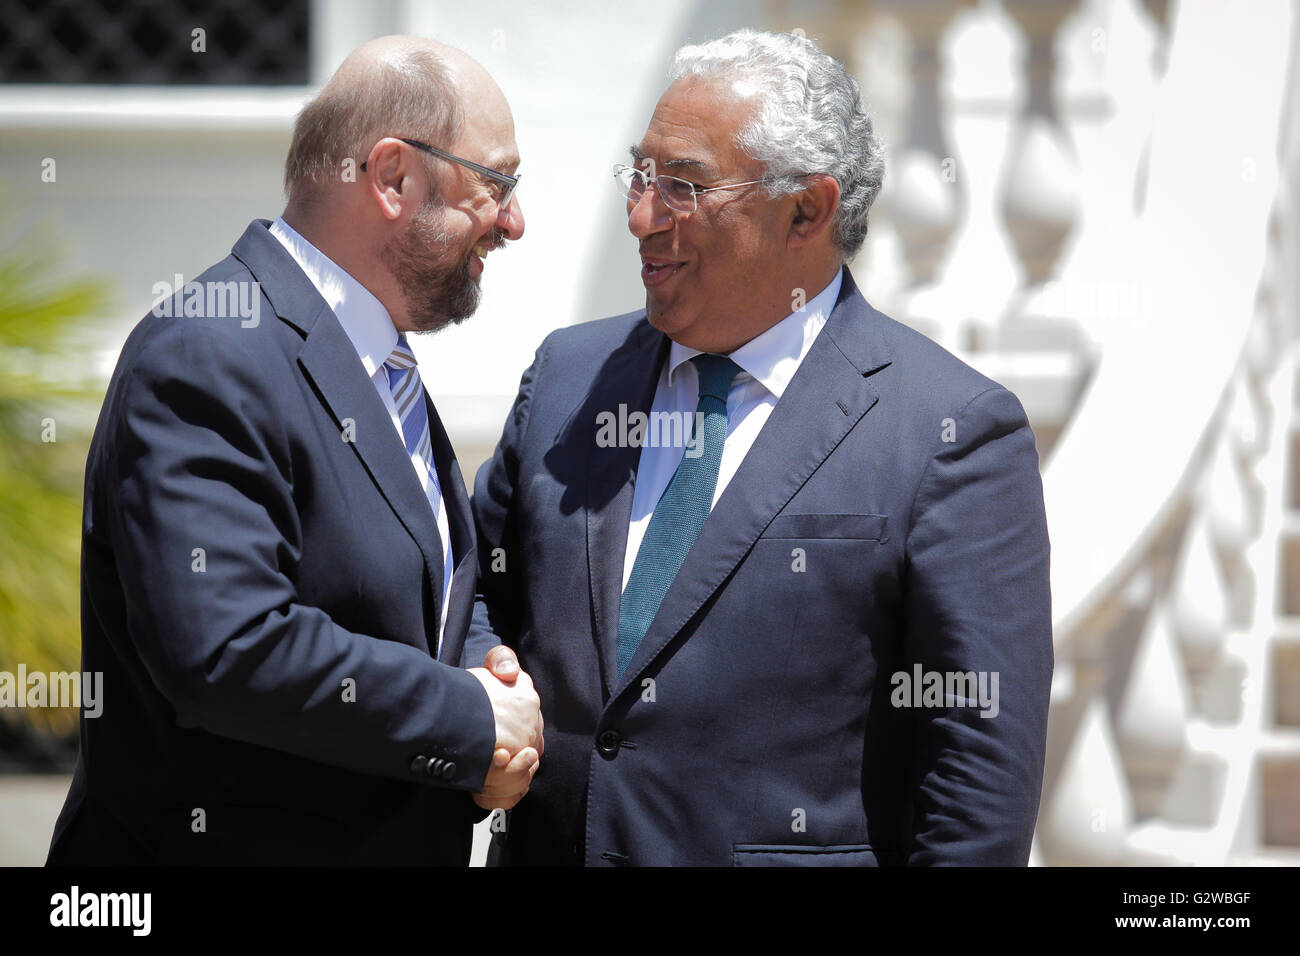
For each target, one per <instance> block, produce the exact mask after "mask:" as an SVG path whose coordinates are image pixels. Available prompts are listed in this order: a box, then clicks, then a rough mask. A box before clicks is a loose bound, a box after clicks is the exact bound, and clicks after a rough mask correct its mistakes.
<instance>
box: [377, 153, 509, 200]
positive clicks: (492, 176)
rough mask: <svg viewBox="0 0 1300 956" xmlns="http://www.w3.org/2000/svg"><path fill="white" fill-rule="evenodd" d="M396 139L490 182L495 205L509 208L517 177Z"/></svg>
mask: <svg viewBox="0 0 1300 956" xmlns="http://www.w3.org/2000/svg"><path fill="white" fill-rule="evenodd" d="M397 138H398V139H400V140H401V141H402V142H403V143H405V144H406V145H407V146H414V147H415V148H416V149H422V150H424V151H425V152H426V153H431V154H433V155H434V156H441V157H442V158H443V159H448V160H451V161H452V162H453V163H460V165H462V166H464V167H465V168H466V169H472V170H474V172H476V173H478V174H479V175H480V176H484V177H486V178H487V179H489V180H491V181H492V184H493V186H494V187H495V188H494V189H493V191H492V193H493V198H494V199H495V200H496V203H497V205H498V206H500V207H501V208H502V209H505V208H506V207H507V206H509V205H510V200H511V199H513V198H514V195H515V188H516V187H517V186H518V185H519V177H518V176H511V175H508V174H507V173H501V172H497V171H496V170H495V169H489V168H488V167H487V166H480V165H479V164H478V163H475V162H471V161H470V160H468V159H462V158H461V157H459V156H453V155H452V154H451V153H446V152H443V151H442V150H440V149H438V147H436V146H430V145H429V144H428V143H421V142H420V141H419V140H415V139H407V138H406V137H404V136H399V137H397ZM361 171H362V172H363V173H364V172H365V171H366V164H365V163H364V162H362V164H361ZM502 190H504V192H502Z"/></svg>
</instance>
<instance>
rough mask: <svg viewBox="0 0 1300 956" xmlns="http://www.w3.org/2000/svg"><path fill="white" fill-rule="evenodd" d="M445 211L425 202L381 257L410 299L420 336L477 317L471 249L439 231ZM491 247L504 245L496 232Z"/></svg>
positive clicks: (408, 304)
mask: <svg viewBox="0 0 1300 956" xmlns="http://www.w3.org/2000/svg"><path fill="white" fill-rule="evenodd" d="M442 217H443V205H442V203H440V202H436V201H434V202H426V203H424V204H423V205H421V206H420V209H419V211H418V212H416V214H415V217H414V218H413V219H412V220H411V222H410V223H409V224H408V225H407V227H406V228H405V229H404V230H403V231H402V234H401V235H400V236H395V237H393V238H392V239H389V240H388V242H386V243H384V246H383V248H382V249H381V250H380V257H381V259H382V261H383V262H384V264H385V265H386V266H387V267H388V268H389V269H391V270H392V273H393V277H394V278H396V279H397V284H398V287H399V288H400V289H401V290H402V295H403V296H405V298H406V308H407V315H408V317H409V319H410V321H411V324H412V325H414V326H415V330H416V331H417V332H437V331H438V330H439V329H444V328H446V327H447V326H448V325H458V324H460V323H461V322H463V321H464V320H465V319H467V318H469V317H470V316H471V315H473V314H474V310H475V309H477V308H478V303H479V296H480V294H481V291H480V289H479V286H478V283H477V282H475V281H474V280H473V279H472V278H471V277H470V274H469V264H470V258H471V257H472V256H473V255H474V253H473V252H472V251H471V248H472V247H471V246H469V245H468V244H466V246H465V248H463V249H457V248H456V247H455V245H454V244H453V241H452V237H451V235H450V234H448V233H447V232H445V231H443V230H442V229H441V228H440V227H441V224H442ZM485 241H486V242H487V243H488V244H489V246H491V245H495V244H497V243H498V242H499V239H498V237H497V235H496V233H495V232H494V233H493V234H492V235H491V236H490V237H489V238H488V239H487V240H485Z"/></svg>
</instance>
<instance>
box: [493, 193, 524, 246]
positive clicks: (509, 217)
mask: <svg viewBox="0 0 1300 956" xmlns="http://www.w3.org/2000/svg"><path fill="white" fill-rule="evenodd" d="M497 228H498V229H500V230H501V232H502V233H503V234H504V235H505V237H506V238H507V239H519V238H520V237H522V236H523V234H524V207H523V206H521V205H519V197H518V196H511V197H510V202H509V203H508V204H506V205H505V206H502V207H501V208H500V209H498V210H497Z"/></svg>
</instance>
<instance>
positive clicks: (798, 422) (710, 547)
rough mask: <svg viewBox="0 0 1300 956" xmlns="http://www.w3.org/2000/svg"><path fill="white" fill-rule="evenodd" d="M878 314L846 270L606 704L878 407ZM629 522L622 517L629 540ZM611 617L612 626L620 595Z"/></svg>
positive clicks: (881, 358)
mask: <svg viewBox="0 0 1300 956" xmlns="http://www.w3.org/2000/svg"><path fill="white" fill-rule="evenodd" d="M874 315H875V313H874V310H872V309H871V307H870V306H868V305H867V304H866V301H865V300H863V299H862V297H861V296H860V295H858V294H857V289H856V287H855V286H854V284H853V281H852V278H851V276H850V275H849V273H848V271H847V270H846V271H845V273H844V279H843V283H842V286H841V290H840V297H839V299H838V300H837V303H836V306H835V308H834V309H833V311H832V313H831V316H830V319H829V320H828V321H827V323H826V326H825V327H824V328H823V329H822V331H821V333H820V334H819V335H818V336H817V338H816V340H815V341H814V342H813V345H812V348H811V349H810V350H809V352H808V354H807V356H805V358H804V360H803V362H802V363H801V364H800V366H799V370H798V371H797V372H796V373H795V375H794V378H793V379H791V381H790V384H789V386H788V387H787V388H786V390H785V392H784V394H783V395H782V396H781V398H780V400H779V401H778V402H777V403H776V407H775V408H773V409H772V413H771V415H770V416H769V418H768V420H767V422H766V423H765V424H764V426H763V429H762V431H761V432H759V434H758V437H757V438H756V439H755V441H754V444H753V445H752V446H751V447H750V450H749V453H748V454H746V456H745V459H744V461H742V462H741V465H740V467H739V469H737V471H736V474H735V475H734V476H733V477H732V479H731V482H730V483H729V484H728V485H727V489H726V491H724V492H723V493H722V496H721V497H720V498H719V499H718V503H717V504H716V505H715V506H714V508H713V511H712V512H711V513H710V515H709V518H708V520H707V521H706V522H705V523H704V528H703V530H702V531H701V532H700V536H699V538H697V539H696V541H695V544H694V545H693V546H692V547H691V550H690V552H689V553H688V554H687V555H686V560H685V561H684V562H683V564H682V567H681V570H680V571H678V573H677V576H676V577H675V578H674V579H673V583H672V586H671V587H670V588H669V589H668V593H667V594H666V595H665V596H664V600H663V603H662V604H660V606H659V611H658V613H657V614H656V615H655V619H654V621H653V622H652V623H651V625H650V629H649V631H647V632H646V635H645V638H644V639H643V640H642V641H641V644H640V645H639V646H638V647H637V651H636V654H635V655H634V656H633V658H632V660H631V662H630V663H629V665H628V668H627V671H626V672H625V673H624V675H623V679H622V680H620V681H618V682H617V684H616V685H615V686H614V688H613V692H612V693H611V694H610V697H609V700H610V701H613V700H614V699H616V698H617V697H618V696H619V695H620V694H621V693H622V692H623V691H624V690H625V689H626V688H628V687H629V686H633V685H634V684H635V683H636V681H637V680H638V678H639V676H640V673H641V671H643V670H644V669H645V668H646V666H647V665H648V664H650V662H651V661H653V660H654V658H655V657H656V656H658V654H659V653H660V652H661V651H662V650H663V649H664V648H665V647H666V646H667V645H668V644H669V642H670V641H672V640H673V639H674V638H675V637H676V636H677V635H678V634H679V633H680V632H681V630H682V628H683V627H685V626H686V624H687V623H688V622H689V621H690V620H691V618H692V617H694V616H695V614H696V612H697V611H699V610H700V608H701V607H703V606H704V604H705V602H706V601H708V600H709V598H710V597H711V596H712V595H713V593H714V592H715V591H716V590H717V589H718V588H719V587H720V586H721V585H722V583H723V582H724V581H725V580H726V579H727V577H728V575H730V574H731V572H732V571H733V570H735V568H736V566H737V565H738V564H739V563H740V562H741V560H742V559H743V558H744V557H745V555H746V554H748V553H749V550H750V548H751V547H753V545H754V542H755V541H756V540H757V539H758V536H759V535H760V534H762V532H763V530H764V529H765V528H766V527H767V526H768V524H769V523H771V521H772V519H773V518H774V517H775V516H776V515H777V513H778V512H780V511H781V509H782V508H784V507H785V506H786V504H787V503H788V502H789V501H790V499H791V498H792V497H794V495H795V492H797V491H798V490H799V489H800V488H801V487H802V486H803V484H804V482H805V481H807V480H808V478H809V477H810V476H811V475H812V473H813V472H814V471H816V470H817V468H818V467H819V466H820V465H821V463H822V462H823V461H825V460H826V458H827V456H828V455H830V453H831V452H832V451H834V450H835V448H836V446H838V445H839V443H840V442H841V441H842V440H843V439H844V437H845V436H846V435H847V434H848V433H849V432H850V431H851V430H852V429H853V427H854V426H855V425H857V423H858V421H859V420H861V419H862V417H863V416H864V415H866V414H867V412H868V411H870V410H871V408H872V406H873V405H875V403H876V401H877V398H878V396H877V394H876V392H875V390H874V389H872V388H871V386H870V384H869V382H868V376H869V375H870V374H872V373H873V372H875V371H878V370H879V369H880V368H883V367H884V366H885V365H887V364H888V363H889V360H888V357H887V356H886V354H885V352H884V349H883V345H882V343H881V342H880V341H879V333H878V330H877V329H876V327H875V324H874V323H873V321H872V319H873V317H874ZM626 517H627V513H626V512H625V513H624V526H625V527H624V534H625V535H626V523H627V522H626ZM619 553H620V556H621V554H622V552H621V551H620V552H619ZM621 581H622V567H621V565H620V567H619V578H618V582H619V583H621ZM616 597H617V596H616ZM614 612H615V622H614V627H615V628H616V629H617V626H618V625H617V612H618V602H617V599H616V600H615V604H614Z"/></svg>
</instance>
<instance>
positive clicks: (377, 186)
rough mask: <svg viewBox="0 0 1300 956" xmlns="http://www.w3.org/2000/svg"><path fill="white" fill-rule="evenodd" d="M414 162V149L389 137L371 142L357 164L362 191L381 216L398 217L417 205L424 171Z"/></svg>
mask: <svg viewBox="0 0 1300 956" xmlns="http://www.w3.org/2000/svg"><path fill="white" fill-rule="evenodd" d="M418 162H419V158H418V157H417V156H416V155H415V150H413V149H408V148H407V147H406V144H405V143H403V142H402V141H401V140H400V139H396V138H394V137H391V136H389V137H385V138H384V139H381V140H380V141H379V142H377V143H375V145H374V146H372V147H371V149H370V155H369V156H367V157H366V159H365V162H363V163H362V164H361V170H362V174H363V175H364V176H365V177H366V178H365V180H364V183H365V186H366V192H367V193H368V194H369V196H370V197H371V198H372V199H373V200H374V201H375V204H376V205H377V206H378V208H379V213H380V215H382V216H383V217H384V218H385V219H388V220H397V219H401V218H402V214H403V212H407V213H411V212H414V211H415V210H416V209H417V208H419V205H420V202H421V199H422V196H420V195H418V193H420V192H421V191H422V190H423V188H424V187H423V185H422V183H423V178H422V177H423V175H424V174H423V172H422V171H421V170H417V169H416V164H417V163H418Z"/></svg>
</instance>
